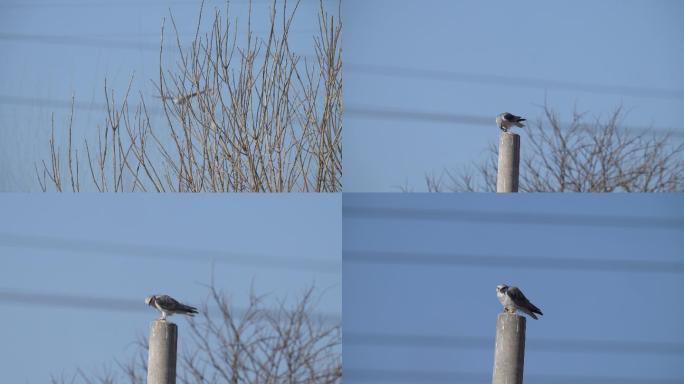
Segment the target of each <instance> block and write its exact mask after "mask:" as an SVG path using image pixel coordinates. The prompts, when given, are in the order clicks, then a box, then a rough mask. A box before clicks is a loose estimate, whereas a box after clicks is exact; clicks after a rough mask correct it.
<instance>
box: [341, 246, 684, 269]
mask: <svg viewBox="0 0 684 384" xmlns="http://www.w3.org/2000/svg"><path fill="white" fill-rule="evenodd" d="M342 262H343V263H356V264H377V265H421V266H468V267H483V268H514V269H519V268H522V269H542V270H561V271H568V270H574V271H594V272H597V271H601V272H615V273H623V272H635V273H674V274H682V273H684V263H683V262H677V261H666V260H629V259H617V260H607V259H597V258H577V257H573V258H569V257H553V258H550V257H537V256H503V255H466V254H456V253H441V254H440V253H430V252H419V251H417V252H405V251H404V252H398V251H395V252H389V251H363V250H344V251H343V254H342Z"/></svg>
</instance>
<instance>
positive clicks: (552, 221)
mask: <svg viewBox="0 0 684 384" xmlns="http://www.w3.org/2000/svg"><path fill="white" fill-rule="evenodd" d="M342 215H343V217H351V218H364V219H392V220H425V221H462V222H467V223H498V224H515V225H516V226H519V225H544V226H546V225H560V226H581V227H613V228H644V229H653V228H658V229H675V230H679V229H682V228H684V218H682V217H681V215H679V216H678V217H646V216H626V215H591V214H589V215H588V214H572V213H540V212H536V213H532V212H510V211H509V212H505V211H504V212H502V211H498V212H493V211H479V210H467V209H428V208H392V207H362V206H349V205H343V206H342Z"/></svg>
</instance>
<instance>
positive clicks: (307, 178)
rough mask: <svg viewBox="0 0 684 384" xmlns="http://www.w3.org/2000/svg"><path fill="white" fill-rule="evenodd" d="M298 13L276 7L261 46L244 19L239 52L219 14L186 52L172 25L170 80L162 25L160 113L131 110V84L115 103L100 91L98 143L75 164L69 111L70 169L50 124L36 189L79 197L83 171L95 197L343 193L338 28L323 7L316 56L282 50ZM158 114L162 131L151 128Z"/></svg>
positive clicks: (232, 30) (87, 146) (86, 147)
mask: <svg viewBox="0 0 684 384" xmlns="http://www.w3.org/2000/svg"><path fill="white" fill-rule="evenodd" d="M299 5H300V2H299V1H297V2H295V4H294V5H293V6H288V3H287V2H282V5H281V6H279V5H278V1H277V0H274V1H273V4H272V8H271V18H270V33H269V34H268V37H266V38H257V37H256V36H255V35H254V34H253V33H252V21H251V17H252V14H251V8H250V13H249V18H248V20H247V26H248V33H247V37H246V40H245V41H244V42H242V43H238V42H237V37H236V36H237V26H233V25H232V24H231V21H230V18H229V17H228V16H227V14H228V11H227V10H226V16H223V15H222V14H221V12H220V11H218V10H216V11H215V13H214V15H213V22H212V23H211V28H210V30H209V31H208V32H207V33H205V34H200V25H201V18H202V13H203V12H202V11H200V21H198V24H197V25H198V27H197V31H196V34H195V38H194V41H193V42H192V44H191V45H190V47H189V48H184V47H183V45H182V43H181V39H180V37H179V34H178V30H177V29H176V24H175V20H174V18H173V16H171V24H172V27H173V30H174V32H175V42H176V46H177V53H178V56H179V59H178V63H177V66H176V67H174V69H168V68H165V67H164V64H163V63H164V61H163V54H164V50H163V47H164V46H165V45H164V39H165V33H164V30H165V27H164V25H162V42H161V45H160V46H161V47H162V48H160V52H159V62H160V68H159V79H158V80H157V81H156V82H155V86H156V92H158V98H159V100H160V101H161V103H160V104H161V105H160V108H157V109H155V107H154V106H148V103H147V102H146V100H145V98H144V97H143V95H142V94H141V95H140V104H139V106H137V107H133V106H130V105H129V93H130V89H131V86H130V85H129V88H128V90H127V91H126V92H125V94H124V96H123V99H122V100H121V101H119V102H117V101H116V98H115V96H114V92H113V91H111V90H110V89H108V88H107V85H106V83H105V95H106V97H107V116H106V119H105V124H104V127H103V128H101V129H100V130H99V135H98V140H97V142H96V143H92V142H89V141H88V140H84V142H83V146H82V148H81V150H80V153H79V150H78V148H76V147H75V146H74V145H73V137H72V132H73V108H72V114H71V116H72V119H71V121H70V123H69V126H68V127H67V133H68V142H67V148H66V158H67V161H66V163H67V164H66V167H65V166H64V164H63V161H61V157H62V156H64V154H63V153H62V150H61V148H60V146H59V145H58V144H57V143H56V141H55V138H54V137H55V135H54V132H55V127H54V122H53V126H52V132H53V133H52V137H51V139H50V140H49V147H50V158H49V159H48V160H44V161H42V162H41V163H40V166H38V165H37V166H36V173H37V176H38V180H39V183H40V186H41V188H42V190H43V191H46V190H48V189H54V190H57V191H63V190H65V189H70V190H72V191H80V190H81V189H82V188H83V180H82V178H83V177H84V175H83V172H82V171H81V170H80V169H79V164H80V162H81V161H83V163H84V165H83V166H85V168H86V169H87V171H86V172H85V173H86V176H85V177H86V178H87V179H88V180H89V181H90V182H92V185H93V186H94V188H95V189H96V190H98V191H116V192H120V191H157V192H165V191H175V192H199V191H215V192H219V191H235V192H238V191H240V192H241V191H253V192H257V191H258V192H261V191H269V192H284V191H317V192H324V191H340V190H341V174H342V165H341V164H342V143H341V132H342V105H341V103H342V81H341V56H340V55H341V47H340V33H341V23H340V20H339V18H335V17H334V16H331V15H330V14H329V13H327V12H326V10H325V9H324V6H323V1H320V11H319V31H318V33H317V35H316V36H314V38H313V39H312V40H313V46H314V49H315V57H314V58H313V59H309V58H306V57H304V56H301V55H298V54H296V53H295V52H293V51H292V50H291V49H290V46H289V43H288V39H289V32H290V28H291V25H292V22H293V20H294V17H295V14H296V12H297V8H298V7H299ZM131 81H132V79H131ZM155 112H156V113H160V114H161V115H162V116H163V120H164V123H163V124H161V125H162V126H153V124H152V122H151V121H152V119H150V116H151V115H152V114H154V113H155ZM64 168H66V169H64Z"/></svg>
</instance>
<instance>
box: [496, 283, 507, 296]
mask: <svg viewBox="0 0 684 384" xmlns="http://www.w3.org/2000/svg"><path fill="white" fill-rule="evenodd" d="M506 290H508V285H506V284H499V285H497V286H496V293H497V294H500V295H503V294H504V293H505V292H506Z"/></svg>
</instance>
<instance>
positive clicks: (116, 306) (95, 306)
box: [0, 289, 340, 322]
mask: <svg viewBox="0 0 684 384" xmlns="http://www.w3.org/2000/svg"><path fill="white" fill-rule="evenodd" d="M0 301H1V302H6V303H12V304H23V305H33V306H46V307H59V308H72V309H86V310H91V311H109V312H143V311H149V308H147V306H146V305H145V304H144V303H143V300H142V298H141V299H140V300H132V299H121V298H113V297H98V296H75V295H64V294H54V293H36V292H21V291H14V290H6V289H0ZM277 311H278V310H276V309H271V310H270V311H269V312H271V313H273V314H275V313H277ZM233 313H234V314H236V315H237V316H243V315H244V314H245V313H247V309H246V308H233ZM209 314H210V315H211V316H214V315H218V314H220V311H219V310H218V308H209ZM311 315H312V316H313V317H316V318H320V319H322V320H324V321H326V322H335V321H336V322H339V321H340V316H339V315H337V314H332V313H312V314H311Z"/></svg>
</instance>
